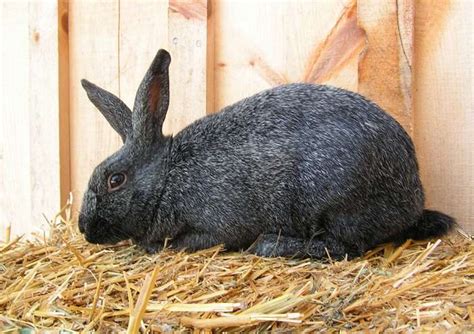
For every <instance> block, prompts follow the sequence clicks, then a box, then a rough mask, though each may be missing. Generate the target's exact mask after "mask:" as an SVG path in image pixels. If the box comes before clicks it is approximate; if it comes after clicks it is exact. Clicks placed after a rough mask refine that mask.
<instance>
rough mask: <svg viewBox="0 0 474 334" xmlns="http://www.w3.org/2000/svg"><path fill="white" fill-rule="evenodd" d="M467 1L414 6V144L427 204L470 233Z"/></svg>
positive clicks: (472, 169)
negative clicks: (449, 216) (454, 220)
mask: <svg viewBox="0 0 474 334" xmlns="http://www.w3.org/2000/svg"><path fill="white" fill-rule="evenodd" d="M473 10H474V4H473V2H472V1H467V0H466V1H434V0H423V1H418V2H417V4H416V30H415V31H416V35H415V41H416V43H415V44H416V52H415V54H416V62H415V64H416V67H415V68H416V75H415V78H416V96H415V103H416V105H415V106H416V112H415V116H416V119H415V143H416V147H417V153H418V158H419V162H420V168H421V176H422V181H423V184H424V187H425V191H426V194H427V206H428V207H430V208H434V209H437V210H441V211H443V212H446V213H448V214H451V215H453V216H454V217H455V218H457V220H458V222H459V224H460V225H461V226H463V227H464V228H465V229H466V230H468V231H470V232H471V233H474V103H473V102H474V92H473V87H474V82H473V76H472V75H473V72H472V71H473V66H474V61H473V59H474V58H473V54H474V43H473V39H474V36H473V23H472V17H473Z"/></svg>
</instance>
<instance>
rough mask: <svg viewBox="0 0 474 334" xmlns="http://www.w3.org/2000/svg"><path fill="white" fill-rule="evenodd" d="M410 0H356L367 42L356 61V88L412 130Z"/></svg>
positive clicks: (360, 22)
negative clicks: (357, 80) (357, 68)
mask: <svg viewBox="0 0 474 334" xmlns="http://www.w3.org/2000/svg"><path fill="white" fill-rule="evenodd" d="M413 15H414V7H413V1H412V0H390V1H378V0H358V1H357V16H358V21H359V26H360V27H361V28H362V29H364V31H365V33H366V36H367V45H366V50H365V52H364V54H363V55H362V56H361V59H360V61H359V72H358V74H359V84H358V86H359V87H358V91H359V93H361V94H362V95H364V96H366V97H368V98H369V99H371V100H373V101H374V102H376V103H377V104H379V105H380V106H381V107H382V108H383V109H384V110H386V111H387V112H389V113H390V114H391V115H392V116H394V117H395V118H396V119H397V120H398V121H399V122H400V124H402V126H403V127H404V128H405V130H406V131H407V132H408V133H410V134H412V133H413V117H414V116H413V100H412V89H413V87H412V86H413V85H412V64H413V51H412V50H413V17H414V16H413Z"/></svg>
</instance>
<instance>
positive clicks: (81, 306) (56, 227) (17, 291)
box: [0, 205, 474, 333]
mask: <svg viewBox="0 0 474 334" xmlns="http://www.w3.org/2000/svg"><path fill="white" fill-rule="evenodd" d="M473 283H474V244H473V242H472V240H471V239H470V238H469V237H468V236H467V235H465V234H462V233H460V232H459V231H458V232H454V233H453V234H451V235H450V236H448V237H446V238H445V239H442V240H434V241H431V242H411V241H408V242H406V243H405V244H403V245H401V246H400V247H397V248H394V247H393V246H391V245H384V246H381V247H379V248H377V249H375V250H373V251H370V252H369V253H367V254H366V255H365V256H364V257H363V258H361V259H357V260H353V261H340V262H332V261H329V262H328V263H319V262H315V261H310V260H292V259H269V258H259V257H257V256H253V255H249V254H244V253H226V252H223V251H222V250H221V249H220V248H219V247H216V248H212V249H208V250H204V251H200V252H197V253H194V254H187V253H184V252H179V253H178V252H174V251H170V250H165V251H163V252H160V253H158V254H155V255H147V254H145V253H143V252H142V251H141V250H140V249H138V248H137V247H135V246H133V245H130V244H128V243H124V244H121V245H116V246H109V247H104V246H95V245H90V244H87V243H86V242H85V241H84V239H83V238H82V236H81V235H80V234H79V233H78V232H77V230H76V227H75V224H74V223H73V221H72V219H71V215H70V205H67V206H66V207H65V208H64V209H63V211H62V212H61V213H60V214H58V216H57V217H56V218H55V219H54V220H53V221H52V222H51V223H50V227H48V232H47V233H45V234H44V235H41V236H36V239H35V240H33V241H26V240H23V239H22V238H19V239H18V238H17V239H14V240H11V241H8V242H4V243H0V291H1V292H0V329H2V330H4V331H6V332H9V331H11V332H16V331H18V329H20V328H23V329H25V328H33V329H37V330H41V329H46V328H48V329H63V330H69V331H71V332H76V331H77V332H79V331H90V330H95V331H97V332H100V333H104V332H119V331H125V330H127V331H128V332H129V333H136V332H138V331H141V332H149V333H150V332H152V333H155V332H156V333H158V332H177V331H184V332H188V331H192V330H194V331H198V332H199V331H204V332H209V331H211V330H212V331H214V332H224V331H225V332H242V331H275V332H292V331H295V332H308V333H309V332H315V331H328V332H336V331H337V332H339V331H341V332H349V331H367V330H368V331H370V332H381V331H384V332H387V333H405V332H427V331H428V332H432V331H439V332H453V333H458V332H470V331H474V284H473ZM63 332H64V331H63Z"/></svg>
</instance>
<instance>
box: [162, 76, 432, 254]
mask: <svg viewBox="0 0 474 334" xmlns="http://www.w3.org/2000/svg"><path fill="white" fill-rule="evenodd" d="M171 161H172V163H171V165H172V169H171V171H170V175H169V178H170V184H172V185H173V187H172V190H169V193H168V195H169V196H170V201H172V202H173V203H176V205H177V208H178V209H177V210H176V212H177V213H176V214H177V215H178V216H179V217H177V219H179V220H180V221H182V223H183V224H184V225H185V226H187V228H194V229H196V230H201V229H202V230H209V231H212V233H215V235H217V236H218V237H219V238H220V239H221V240H223V241H224V242H225V243H226V245H227V246H228V247H229V248H240V247H245V246H246V245H247V246H248V244H249V242H251V241H252V240H254V239H255V236H256V235H259V234H261V233H283V234H284V235H290V236H298V237H305V238H310V237H311V236H312V235H314V234H316V233H317V232H318V231H319V230H320V229H322V228H328V227H331V228H333V229H338V228H347V229H349V230H351V226H347V224H345V226H344V227H342V225H344V224H342V225H341V224H340V223H337V219H338V218H339V217H340V214H346V215H358V214H359V213H360V214H364V215H365V216H364V220H365V221H366V222H365V223H366V224H367V226H365V227H364V228H363V230H364V231H365V232H367V233H369V234H370V233H388V234H390V235H395V234H396V233H399V232H401V231H403V230H404V229H406V228H407V226H409V225H410V224H413V223H414V222H415V221H416V220H417V219H418V218H419V216H420V215H421V212H422V210H423V191H422V188H421V184H420V180H419V178H418V172H417V164H416V159H415V155H414V149H413V145H412V142H411V140H410V139H409V137H408V135H407V134H406V132H405V131H404V130H403V128H402V127H401V126H400V125H399V124H398V123H397V122H396V121H395V120H394V119H393V118H392V117H390V116H389V115H387V114H386V113H385V112H383V111H382V110H381V109H380V108H379V107H377V106H376V105H375V104H373V103H371V102H369V101H368V100H366V99H364V98H363V97H361V96H360V95H358V94H355V93H351V92H348V91H345V90H342V89H337V88H332V87H328V86H318V85H312V84H290V85H285V86H280V87H277V88H274V89H270V90H267V91H264V92H262V93H259V94H256V95H254V96H252V97H249V98H247V99H244V100H242V101H240V102H238V103H236V104H233V105H231V106H228V107H226V108H225V109H223V110H222V111H221V112H219V113H217V114H214V115H210V116H208V117H205V118H203V119H201V120H198V121H196V122H195V123H193V124H191V125H190V126H189V127H187V128H185V129H184V130H183V131H182V132H181V133H179V134H178V135H177V136H176V137H175V138H174V142H173V147H172V155H171ZM374 204H377V206H378V207H379V208H380V207H382V208H384V210H383V211H379V212H366V211H368V210H366V209H367V208H368V207H372V206H373V205H374ZM381 212H382V214H381ZM357 218H360V220H362V218H361V217H355V218H354V219H353V221H354V224H365V223H364V222H356V221H357ZM340 233H345V232H344V231H341V232H340ZM386 236H387V235H386ZM354 237H355V238H356V237H360V238H364V236H362V235H361V236H354ZM378 241H380V240H378Z"/></svg>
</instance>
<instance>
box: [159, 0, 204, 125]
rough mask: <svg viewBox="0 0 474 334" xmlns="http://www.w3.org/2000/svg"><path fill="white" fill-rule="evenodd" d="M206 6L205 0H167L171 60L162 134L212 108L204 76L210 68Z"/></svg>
mask: <svg viewBox="0 0 474 334" xmlns="http://www.w3.org/2000/svg"><path fill="white" fill-rule="evenodd" d="M209 6H210V2H209V1H208V0H188V1H181V0H170V1H169V11H168V32H169V35H168V45H169V51H170V53H171V58H172V63H171V67H170V89H171V92H170V108H169V111H168V115H167V118H166V121H165V124H164V132H165V133H177V132H178V131H179V130H181V129H182V128H183V127H185V126H186V125H188V124H190V123H191V122H193V121H194V120H196V119H199V118H201V117H203V116H205V115H206V113H207V110H208V108H209V109H211V108H210V107H208V105H207V95H208V92H207V89H208V87H207V85H208V82H207V75H208V70H210V71H212V69H208V68H207V66H208V51H209V50H208V35H207V34H208V30H207V27H208V12H209V11H210V7H209ZM211 52H212V51H211ZM209 89H213V88H212V87H209Z"/></svg>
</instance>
